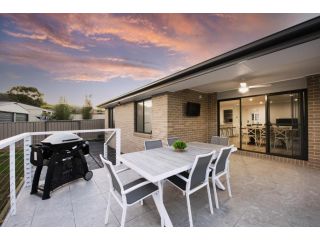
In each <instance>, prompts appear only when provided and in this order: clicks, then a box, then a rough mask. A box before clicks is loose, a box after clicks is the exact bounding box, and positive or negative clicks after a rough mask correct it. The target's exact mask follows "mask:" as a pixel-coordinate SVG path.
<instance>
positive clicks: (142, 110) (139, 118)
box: [135, 99, 152, 133]
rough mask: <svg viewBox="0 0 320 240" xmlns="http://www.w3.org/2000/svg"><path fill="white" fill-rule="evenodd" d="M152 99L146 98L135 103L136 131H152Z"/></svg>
mask: <svg viewBox="0 0 320 240" xmlns="http://www.w3.org/2000/svg"><path fill="white" fill-rule="evenodd" d="M151 117H152V100H151V99H146V100H142V101H139V102H136V104H135V131H136V132H139V133H151V132H152V125H151Z"/></svg>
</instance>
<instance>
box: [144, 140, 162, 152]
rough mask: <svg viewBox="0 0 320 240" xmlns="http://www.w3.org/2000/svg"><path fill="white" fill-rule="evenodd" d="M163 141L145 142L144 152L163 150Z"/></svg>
mask: <svg viewBox="0 0 320 240" xmlns="http://www.w3.org/2000/svg"><path fill="white" fill-rule="evenodd" d="M162 147H163V145H162V141H161V140H148V141H144V150H151V149H155V148H162Z"/></svg>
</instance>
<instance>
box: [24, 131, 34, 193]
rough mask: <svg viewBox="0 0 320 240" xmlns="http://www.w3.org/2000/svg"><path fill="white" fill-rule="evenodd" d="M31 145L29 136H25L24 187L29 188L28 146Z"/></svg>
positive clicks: (29, 155) (29, 152)
mask: <svg viewBox="0 0 320 240" xmlns="http://www.w3.org/2000/svg"><path fill="white" fill-rule="evenodd" d="M31 143H32V138H31V136H27V137H25V138H24V148H23V149H24V186H25V187H30V186H31V163H30V157H31V148H30V145H31Z"/></svg>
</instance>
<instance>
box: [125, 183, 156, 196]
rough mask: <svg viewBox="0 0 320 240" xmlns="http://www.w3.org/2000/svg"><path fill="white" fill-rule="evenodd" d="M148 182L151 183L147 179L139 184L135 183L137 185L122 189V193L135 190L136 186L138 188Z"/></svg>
mask: <svg viewBox="0 0 320 240" xmlns="http://www.w3.org/2000/svg"><path fill="white" fill-rule="evenodd" d="M149 183H151V182H149V181H144V182H142V183H139V184H137V185H135V186H133V187H131V188H128V189H126V190H125V191H123V193H124V194H127V193H129V192H132V191H133V190H136V189H138V188H140V187H142V186H144V185H147V184H149Z"/></svg>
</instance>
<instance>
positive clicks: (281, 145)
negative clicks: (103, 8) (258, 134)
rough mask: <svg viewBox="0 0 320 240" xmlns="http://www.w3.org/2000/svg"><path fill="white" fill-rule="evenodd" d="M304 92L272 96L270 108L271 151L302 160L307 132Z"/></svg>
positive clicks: (269, 100) (269, 103)
mask: <svg viewBox="0 0 320 240" xmlns="http://www.w3.org/2000/svg"><path fill="white" fill-rule="evenodd" d="M304 102H305V99H304V92H291V93H285V94H272V95H270V96H269V97H268V106H269V114H268V115H269V121H268V122H269V124H268V125H269V131H268V132H269V151H270V153H273V154H276V155H284V156H289V157H295V158H301V157H303V156H304V155H305V154H306V153H305V149H306V147H305V144H306V141H303V139H304V137H305V136H306V135H305V131H306V127H305V124H304V123H305V122H306V120H305V117H306V116H305V106H304Z"/></svg>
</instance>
